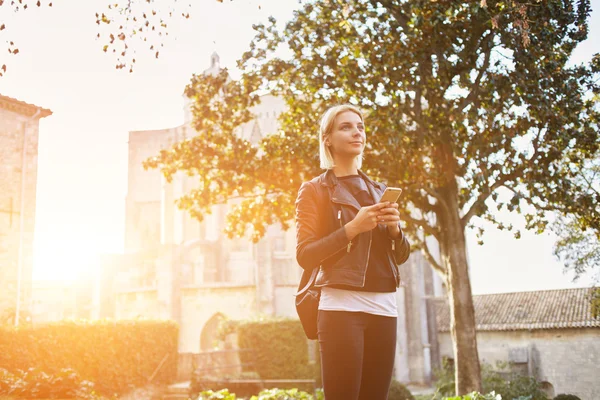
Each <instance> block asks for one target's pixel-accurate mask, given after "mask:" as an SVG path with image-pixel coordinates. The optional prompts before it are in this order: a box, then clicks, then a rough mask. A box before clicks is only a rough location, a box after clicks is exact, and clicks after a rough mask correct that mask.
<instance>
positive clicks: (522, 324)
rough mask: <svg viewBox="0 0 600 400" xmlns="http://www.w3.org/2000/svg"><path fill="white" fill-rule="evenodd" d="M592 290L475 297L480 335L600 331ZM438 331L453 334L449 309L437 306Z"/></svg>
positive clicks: (439, 303) (474, 302) (443, 304)
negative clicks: (592, 299)
mask: <svg viewBox="0 0 600 400" xmlns="http://www.w3.org/2000/svg"><path fill="white" fill-rule="evenodd" d="M592 291H593V289H592V288H581V289H561V290H541V291H535V292H516V293H498V294H485V295H477V296H473V304H474V306H475V321H476V323H477V327H476V330H477V331H513V330H533V329H557V328H600V318H596V319H594V318H593V317H592V314H591V306H590V297H591V294H592ZM436 318H437V326H438V331H440V332H448V331H450V307H449V306H448V303H447V302H446V301H440V302H438V303H437V304H436Z"/></svg>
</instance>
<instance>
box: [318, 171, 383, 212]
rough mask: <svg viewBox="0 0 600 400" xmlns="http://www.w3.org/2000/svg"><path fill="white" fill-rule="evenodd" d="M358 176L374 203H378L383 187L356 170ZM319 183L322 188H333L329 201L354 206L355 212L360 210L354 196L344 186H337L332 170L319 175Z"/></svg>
mask: <svg viewBox="0 0 600 400" xmlns="http://www.w3.org/2000/svg"><path fill="white" fill-rule="evenodd" d="M358 175H359V176H360V177H361V178H363V179H364V181H365V182H366V183H367V188H368V189H369V193H370V194H371V197H373V199H374V201H375V202H378V201H379V199H380V198H381V196H382V194H383V189H384V186H383V185H382V184H380V183H378V182H375V181H373V180H372V179H371V178H369V177H368V176H367V175H366V174H365V173H364V172H362V171H361V170H358ZM320 181H321V182H320V183H321V185H323V186H327V187H329V188H333V194H332V196H331V200H332V201H333V202H334V203H343V204H348V205H352V206H354V207H355V208H356V209H357V210H360V204H358V202H357V201H356V199H355V198H354V196H352V194H350V193H349V192H348V190H346V188H345V187H344V185H340V184H339V180H338V178H337V176H335V174H334V173H333V169H331V168H330V169H328V170H327V171H325V172H324V173H323V174H321V179H320Z"/></svg>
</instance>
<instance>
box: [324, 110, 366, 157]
mask: <svg viewBox="0 0 600 400" xmlns="http://www.w3.org/2000/svg"><path fill="white" fill-rule="evenodd" d="M366 139H367V137H366V135H365V126H364V124H363V121H362V120H361V119H360V116H359V115H358V114H356V113H354V112H352V111H344V112H343V113H340V114H338V115H337V117H335V120H334V121H333V129H332V130H331V133H330V134H329V137H327V138H326V142H325V143H326V144H327V143H329V150H330V151H331V154H332V155H333V157H334V159H335V158H350V157H356V156H359V155H361V154H362V152H363V150H364V148H365V142H366Z"/></svg>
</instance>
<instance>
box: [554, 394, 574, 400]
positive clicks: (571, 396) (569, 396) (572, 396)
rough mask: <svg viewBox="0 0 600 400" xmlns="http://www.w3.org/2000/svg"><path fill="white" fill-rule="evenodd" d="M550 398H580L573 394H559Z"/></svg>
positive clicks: (568, 399) (566, 399) (572, 399)
mask: <svg viewBox="0 0 600 400" xmlns="http://www.w3.org/2000/svg"><path fill="white" fill-rule="evenodd" d="M552 400H581V399H580V398H579V397H577V396H575V395H574V394H559V395H557V396H556V397H554V399H552Z"/></svg>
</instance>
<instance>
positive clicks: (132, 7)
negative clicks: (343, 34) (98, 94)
mask: <svg viewBox="0 0 600 400" xmlns="http://www.w3.org/2000/svg"><path fill="white" fill-rule="evenodd" d="M216 1H217V2H219V3H223V0H216ZM238 1H240V0H238ZM483 3H485V0H482V4H483ZM44 5H47V6H48V7H52V2H51V1H48V2H44V3H42V1H41V0H10V1H5V0H0V7H2V6H4V7H2V8H0V12H1V11H6V9H8V10H9V11H10V12H23V11H25V10H28V9H32V8H35V7H38V8H39V7H42V6H44ZM105 6H106V8H104V9H102V10H98V12H96V14H95V18H96V20H95V22H96V24H97V25H98V33H97V39H98V40H99V42H100V46H99V48H101V49H102V51H103V52H105V53H109V54H112V55H113V56H114V57H115V68H117V69H123V70H127V71H129V72H133V70H134V66H135V64H136V54H137V51H138V50H145V51H149V52H151V53H152V54H153V55H154V56H155V57H156V58H159V56H160V49H161V48H163V47H164V39H165V38H166V37H167V36H168V35H169V29H168V28H169V23H170V21H171V20H173V19H176V18H183V19H189V18H190V15H191V13H192V3H191V2H187V1H186V2H182V1H181V0H162V1H160V2H157V1H156V0H128V1H126V2H125V1H120V0H115V2H112V1H107V4H106V5H105ZM523 7H525V6H523V5H515V4H514V3H508V4H507V5H506V8H505V9H504V10H503V12H504V13H509V14H510V13H512V14H515V15H516V18H515V22H516V23H517V24H518V25H519V26H520V27H521V31H520V34H521V36H522V38H523V42H524V43H527V41H528V40H529V38H528V25H527V24H528V22H527V20H526V19H523V18H520V17H519V15H521V14H523V10H524V9H525V8H523ZM258 8H259V9H260V8H262V7H261V5H260V3H259V4H258ZM494 23H497V21H496V20H495V19H494ZM5 29H6V24H4V23H0V32H2V31H5ZM6 43H7V44H8V46H7V49H8V52H9V54H12V55H17V54H19V52H20V50H19V48H18V47H17V45H16V43H15V42H14V41H13V40H6ZM140 46H141V47H140ZM6 70H7V66H6V64H5V63H4V64H2V66H1V67H0V77H2V76H4V74H5V73H6Z"/></svg>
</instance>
